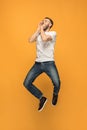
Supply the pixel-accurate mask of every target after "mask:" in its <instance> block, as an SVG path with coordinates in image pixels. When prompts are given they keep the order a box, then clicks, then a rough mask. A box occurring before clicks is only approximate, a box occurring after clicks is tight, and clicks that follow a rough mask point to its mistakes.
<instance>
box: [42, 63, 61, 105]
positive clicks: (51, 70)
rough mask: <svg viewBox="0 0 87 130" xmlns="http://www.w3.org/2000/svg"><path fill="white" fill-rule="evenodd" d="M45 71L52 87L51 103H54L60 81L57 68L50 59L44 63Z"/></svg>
mask: <svg viewBox="0 0 87 130" xmlns="http://www.w3.org/2000/svg"><path fill="white" fill-rule="evenodd" d="M45 72H46V74H47V75H48V76H49V77H50V79H51V81H52V83H53V86H54V89H53V99H52V104H53V105H56V103H57V98H58V92H59V90H60V83H61V82H60V77H59V74H58V70H57V68H56V65H55V62H54V61H51V62H48V63H46V64H45Z"/></svg>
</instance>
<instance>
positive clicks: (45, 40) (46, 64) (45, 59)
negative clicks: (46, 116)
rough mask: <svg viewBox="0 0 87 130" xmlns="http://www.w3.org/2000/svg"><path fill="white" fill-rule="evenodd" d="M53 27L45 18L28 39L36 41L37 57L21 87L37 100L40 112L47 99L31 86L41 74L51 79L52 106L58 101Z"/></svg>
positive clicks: (57, 76)
mask: <svg viewBox="0 0 87 130" xmlns="http://www.w3.org/2000/svg"><path fill="white" fill-rule="evenodd" d="M52 26H53V21H52V19H50V18H49V17H45V18H44V19H43V20H42V21H41V22H40V23H39V25H38V28H37V30H36V32H35V33H34V34H33V35H32V36H31V37H30V39H29V42H34V41H36V48H37V57H36V60H35V63H34V65H33V66H32V68H31V69H30V70H29V72H28V73H27V76H26V78H25V80H24V82H23V85H24V86H25V87H26V88H27V89H28V91H29V92H31V93H32V94H33V95H34V96H35V97H36V98H38V99H39V101H40V102H39V107H38V110H39V111H41V110H42V108H43V107H44V105H45V103H46V101H47V98H46V97H45V96H44V95H43V93H42V92H41V91H40V90H39V89H38V88H37V87H36V86H35V85H34V84H33V82H34V80H35V79H36V78H37V76H39V75H40V74H41V73H43V72H45V73H46V74H47V75H48V76H49V78H50V79H51V81H52V83H53V86H54V89H53V97H52V104H53V105H56V103H57V100H58V92H59V89H60V77H59V74H58V70H57V68H56V65H55V61H54V45H55V41H56V32H55V31H50V29H51V27H52Z"/></svg>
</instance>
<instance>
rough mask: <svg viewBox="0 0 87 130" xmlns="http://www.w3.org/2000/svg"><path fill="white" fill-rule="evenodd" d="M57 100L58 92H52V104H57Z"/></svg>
mask: <svg viewBox="0 0 87 130" xmlns="http://www.w3.org/2000/svg"><path fill="white" fill-rule="evenodd" d="M57 100H58V94H54V93H53V99H52V104H53V105H56V104H57Z"/></svg>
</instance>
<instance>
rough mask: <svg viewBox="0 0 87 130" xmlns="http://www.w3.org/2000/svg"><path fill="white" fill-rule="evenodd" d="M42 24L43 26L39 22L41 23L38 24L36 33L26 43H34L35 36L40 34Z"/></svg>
mask: <svg viewBox="0 0 87 130" xmlns="http://www.w3.org/2000/svg"><path fill="white" fill-rule="evenodd" d="M42 24H43V21H41V22H40V23H39V24H38V28H37V30H36V32H35V33H34V34H33V35H32V36H31V37H30V38H29V39H28V42H34V41H36V38H37V36H38V35H39V34H40V31H41V25H42Z"/></svg>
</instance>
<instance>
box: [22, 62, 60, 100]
mask: <svg viewBox="0 0 87 130" xmlns="http://www.w3.org/2000/svg"><path fill="white" fill-rule="evenodd" d="M43 72H45V73H46V74H47V75H48V76H49V78H50V79H51V81H52V83H53V86H54V89H53V93H55V94H58V92H59V89H60V77H59V74H58V70H57V68H56V65H55V61H46V62H36V61H35V63H34V65H33V66H32V68H31V69H30V70H29V72H28V73H27V75H26V78H25V80H24V82H23V85H24V86H25V87H26V88H27V90H28V91H29V92H31V94H33V95H34V96H35V97H36V98H38V99H40V98H41V97H42V95H43V93H42V92H41V91H40V90H39V89H38V88H37V87H36V86H35V85H34V84H33V82H34V80H35V79H36V78H37V76H39V75H40V74H41V73H43Z"/></svg>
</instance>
